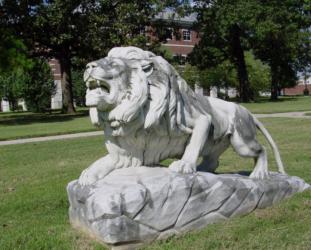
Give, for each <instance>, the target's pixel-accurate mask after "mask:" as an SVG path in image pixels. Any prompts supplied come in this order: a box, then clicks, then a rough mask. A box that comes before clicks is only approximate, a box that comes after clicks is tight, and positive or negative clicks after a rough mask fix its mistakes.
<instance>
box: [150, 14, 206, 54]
mask: <svg viewBox="0 0 311 250" xmlns="http://www.w3.org/2000/svg"><path fill="white" fill-rule="evenodd" d="M196 17H197V14H196V13H193V14H191V15H189V16H185V17H179V16H178V15H177V14H176V13H174V12H170V11H166V12H161V13H160V14H158V15H157V16H156V17H155V21H161V23H162V24H163V26H164V28H166V29H167V37H166V41H164V42H162V45H163V46H165V47H167V48H168V49H169V50H170V51H171V52H172V54H173V56H176V57H181V58H186V57H187V56H188V54H190V53H191V52H192V50H193V48H194V46H195V45H196V44H197V43H198V42H199V40H200V38H199V34H198V33H197V32H196V31H195V30H193V27H192V26H193V24H194V22H195V21H196V20H197V19H196Z"/></svg>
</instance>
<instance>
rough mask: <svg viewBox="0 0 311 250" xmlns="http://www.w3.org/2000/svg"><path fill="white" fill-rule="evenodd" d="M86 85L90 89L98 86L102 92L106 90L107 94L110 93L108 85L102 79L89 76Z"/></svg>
mask: <svg viewBox="0 0 311 250" xmlns="http://www.w3.org/2000/svg"><path fill="white" fill-rule="evenodd" d="M87 86H88V88H89V89H90V90H93V89H97V88H100V89H101V90H102V91H103V92H106V93H107V94H109V93H110V85H109V83H107V82H105V81H104V80H97V79H94V78H91V79H89V80H88V81H87Z"/></svg>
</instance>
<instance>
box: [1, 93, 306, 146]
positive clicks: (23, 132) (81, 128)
mask: <svg viewBox="0 0 311 250" xmlns="http://www.w3.org/2000/svg"><path fill="white" fill-rule="evenodd" d="M242 105H243V106H245V107H246V108H248V109H249V110H250V111H251V112H253V113H277V112H290V111H311V97H281V98H280V100H279V101H277V102H270V101H269V100H268V98H262V99H260V101H259V102H256V103H245V104H244V103H242ZM92 130H95V128H94V127H93V126H92V125H91V122H90V121H89V118H88V110H87V109H86V108H84V109H81V110H79V111H78V112H77V113H76V114H74V115H65V114H60V113H59V112H58V113H57V112H53V113H52V114H34V113H30V112H24V113H23V112H19V113H0V141H1V140H12V139H19V138H29V137H37V136H48V135H59V134H69V133H78V132H86V131H92Z"/></svg>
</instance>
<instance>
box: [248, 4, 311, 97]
mask: <svg viewBox="0 0 311 250" xmlns="http://www.w3.org/2000/svg"><path fill="white" fill-rule="evenodd" d="M258 3H259V4H258V8H257V16H258V18H257V19H256V20H255V21H254V22H253V26H252V29H253V36H252V37H251V39H250V43H251V46H252V48H253V51H254V54H255V56H256V57H258V58H260V59H261V60H262V61H263V62H265V63H267V64H268V65H269V66H270V68H271V99H272V100H276V99H277V97H278V92H279V90H280V89H281V88H284V87H288V86H294V85H295V84H296V80H297V78H296V76H297V72H298V71H303V69H304V68H305V67H307V66H308V65H310V63H311V60H310V50H311V48H310V29H309V28H310V25H311V15H310V14H311V9H310V1H303V0H288V1H281V0H271V1H266V0H258Z"/></svg>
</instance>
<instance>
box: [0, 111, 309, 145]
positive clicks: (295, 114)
mask: <svg viewBox="0 0 311 250" xmlns="http://www.w3.org/2000/svg"><path fill="white" fill-rule="evenodd" d="M305 113H311V111H303V112H287V113H273V114H255V116H256V117H258V118H266V117H286V118H307V119H308V118H309V119H310V118H311V116H306V115H304V114H305ZM103 134H104V133H103V132H102V131H95V132H84V133H76V134H66V135H54V136H44V137H34V138H27V139H17V140H10V141H0V146H5V145H14V144H24V143H32V142H42V141H55V140H64V139H73V138H82V137H90V136H101V135H103Z"/></svg>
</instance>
